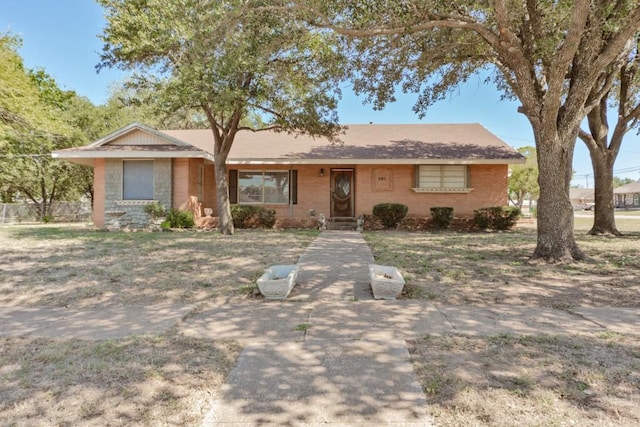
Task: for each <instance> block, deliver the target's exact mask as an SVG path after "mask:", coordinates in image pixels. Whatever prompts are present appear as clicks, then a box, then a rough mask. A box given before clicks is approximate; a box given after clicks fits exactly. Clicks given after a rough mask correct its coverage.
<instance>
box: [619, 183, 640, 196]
mask: <svg viewBox="0 0 640 427" xmlns="http://www.w3.org/2000/svg"><path fill="white" fill-rule="evenodd" d="M629 193H640V181H636V182H630V183H629V184H625V185H621V186H620V187H618V188H615V189H614V190H613V194H629Z"/></svg>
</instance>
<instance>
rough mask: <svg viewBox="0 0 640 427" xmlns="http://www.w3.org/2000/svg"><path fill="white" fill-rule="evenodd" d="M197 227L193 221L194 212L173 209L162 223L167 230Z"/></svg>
mask: <svg viewBox="0 0 640 427" xmlns="http://www.w3.org/2000/svg"><path fill="white" fill-rule="evenodd" d="M195 226H196V222H195V220H194V219H193V212H189V211H181V210H179V209H175V208H171V209H169V212H168V213H167V217H166V219H165V220H164V222H163V223H162V225H161V227H162V228H163V229H167V228H193V227H195Z"/></svg>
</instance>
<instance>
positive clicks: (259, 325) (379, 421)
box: [0, 231, 640, 426]
mask: <svg viewBox="0 0 640 427" xmlns="http://www.w3.org/2000/svg"><path fill="white" fill-rule="evenodd" d="M372 261H373V257H372V255H371V251H370V250H369V248H368V246H367V245H366V243H365V242H364V239H363V238H362V236H361V235H360V234H359V233H355V232H337V231H334V232H323V233H322V234H321V235H320V236H319V237H318V238H317V239H316V240H314V242H313V243H312V244H311V245H310V246H309V248H308V250H307V251H306V252H305V254H304V255H303V256H302V257H301V258H300V260H299V264H300V273H299V275H298V285H297V286H296V287H295V288H294V291H293V292H292V294H291V296H290V298H289V299H288V300H287V301H264V302H263V303H259V304H256V303H247V304H234V305H229V304H228V305H220V306H216V307H213V308H211V309H208V310H206V311H204V312H194V311H193V307H190V306H170V305H166V306H155V307H132V306H126V307H115V308H109V307H106V308H98V309H93V310H68V309H58V308H55V309H52V308H19V307H0V322H1V323H0V324H2V325H3V328H2V329H1V330H0V335H5V336H23V335H27V336H37V337H40V336H42V337H65V338H66V337H78V338H84V339H112V338H122V337H126V336H130V335H142V334H158V333H163V332H165V331H167V330H168V329H170V328H176V330H177V331H178V332H179V333H182V334H185V335H188V336H193V337H199V338H209V339H234V340H237V341H239V342H240V343H241V344H242V345H244V349H243V351H242V352H241V355H240V357H239V359H238V364H237V366H236V367H235V368H234V369H233V371H232V372H231V374H230V376H229V378H228V379H227V384H226V385H225V386H224V388H223V390H222V392H221V393H220V394H219V395H217V396H214V398H213V400H212V402H211V410H210V411H209V413H207V414H206V417H205V422H204V425H264V424H276V425H292V426H295V425H321V424H322V425H325V424H330V425H372V424H375V425H398V426H400V425H402V426H425V425H431V420H430V419H429V417H428V416H427V411H426V408H427V403H426V399H425V396H424V394H423V393H422V390H421V389H420V386H419V384H418V381H417V380H416V378H415V376H414V373H413V369H412V367H411V363H410V360H409V353H408V350H407V347H406V344H405V340H407V339H413V338H418V337H421V336H425V335H446V334H462V335H471V336H491V335H496V334H512V335H523V334H582V333H585V334H587V333H597V332H605V331H611V332H618V333H622V334H634V335H640V309H624V308H606V307H605V308H594V307H584V308H578V309H575V310H573V311H572V312H568V311H564V310H556V309H551V308H538V307H516V306H501V305H495V306H492V307H473V306H443V305H440V304H434V303H432V302H430V301H414V300H400V301H377V300H373V298H372V295H371V291H370V288H369V284H368V271H367V264H369V263H370V262H372Z"/></svg>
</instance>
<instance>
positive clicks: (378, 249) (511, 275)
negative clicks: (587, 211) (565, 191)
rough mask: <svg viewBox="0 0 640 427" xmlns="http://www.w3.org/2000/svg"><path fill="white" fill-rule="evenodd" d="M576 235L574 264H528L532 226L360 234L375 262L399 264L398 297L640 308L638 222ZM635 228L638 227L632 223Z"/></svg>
mask: <svg viewBox="0 0 640 427" xmlns="http://www.w3.org/2000/svg"><path fill="white" fill-rule="evenodd" d="M577 223H578V225H579V226H580V228H579V229H578V230H577V231H576V234H575V236H576V240H577V242H578V245H579V246H580V248H581V249H582V250H583V251H584V252H585V254H586V255H587V257H588V259H587V261H585V262H581V263H575V264H568V265H567V264H555V265H548V264H540V263H535V264H529V263H528V262H527V261H528V259H529V257H530V256H531V254H532V253H533V251H534V249H535V246H536V234H535V225H534V224H533V223H531V222H528V221H525V222H523V223H521V224H520V225H519V226H518V227H517V229H516V230H514V231H509V232H495V233H468V232H453V231H444V232H431V233H406V232H394V231H383V232H375V233H367V234H365V238H366V240H367V241H368V243H369V245H370V246H371V247H372V250H373V253H374V257H375V259H376V262H377V263H379V264H383V265H393V266H396V267H399V268H400V269H401V271H402V272H403V274H404V276H405V279H406V280H407V286H405V290H404V295H403V298H413V299H415V298H418V299H429V300H433V301H434V302H437V303H442V304H450V305H479V306H491V305H495V304H508V305H527V306H539V307H553V308H563V309H571V307H576V306H600V307H602V306H616V307H640V298H639V297H638V296H639V295H640V220H629V221H628V222H627V223H625V227H633V228H632V229H633V230H634V231H631V232H627V233H625V235H624V236H622V237H617V238H612V237H594V236H589V235H587V234H586V231H587V225H588V222H587V221H584V220H582V219H581V220H580V221H577ZM636 227H637V228H636Z"/></svg>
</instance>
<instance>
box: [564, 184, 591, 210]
mask: <svg viewBox="0 0 640 427" xmlns="http://www.w3.org/2000/svg"><path fill="white" fill-rule="evenodd" d="M569 200H571V205H572V206H573V209H574V210H580V209H591V208H592V207H593V205H594V204H595V201H596V199H595V190H594V189H593V188H570V189H569Z"/></svg>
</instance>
